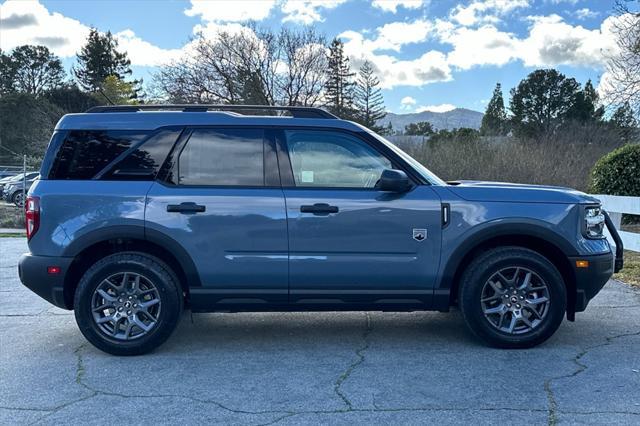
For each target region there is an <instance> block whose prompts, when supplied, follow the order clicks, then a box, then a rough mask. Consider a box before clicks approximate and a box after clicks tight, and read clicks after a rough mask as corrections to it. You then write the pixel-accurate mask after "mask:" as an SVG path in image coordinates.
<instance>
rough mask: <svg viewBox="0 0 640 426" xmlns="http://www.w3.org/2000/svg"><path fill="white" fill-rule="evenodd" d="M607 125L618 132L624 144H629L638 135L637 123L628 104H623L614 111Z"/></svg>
mask: <svg viewBox="0 0 640 426" xmlns="http://www.w3.org/2000/svg"><path fill="white" fill-rule="evenodd" d="M609 124H610V125H612V126H613V127H614V128H615V129H616V130H618V132H619V134H620V137H621V138H622V140H623V141H624V142H630V141H631V139H633V138H634V137H635V136H637V135H638V121H637V120H636V118H635V117H634V115H633V110H632V109H631V105H629V102H625V103H624V104H622V105H621V106H619V107H618V109H616V111H615V112H614V113H613V115H612V116H611V119H610V120H609Z"/></svg>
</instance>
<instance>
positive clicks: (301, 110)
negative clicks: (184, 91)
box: [85, 104, 338, 118]
mask: <svg viewBox="0 0 640 426" xmlns="http://www.w3.org/2000/svg"><path fill="white" fill-rule="evenodd" d="M163 110H165V111H181V112H207V111H230V112H238V113H241V112H242V111H284V112H288V113H289V114H291V116H292V117H294V118H338V117H336V116H335V115H333V114H331V113H330V112H328V111H325V110H323V109H322V108H315V107H303V106H275V105H215V104H153V105H152V104H143V105H107V106H96V107H93V108H89V109H88V110H87V111H85V112H87V113H102V112H139V111H163Z"/></svg>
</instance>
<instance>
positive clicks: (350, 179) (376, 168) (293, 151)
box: [287, 131, 392, 188]
mask: <svg viewBox="0 0 640 426" xmlns="http://www.w3.org/2000/svg"><path fill="white" fill-rule="evenodd" d="M287 146H288V149H289V158H290V159H291V167H292V169H293V178H294V181H295V184H296V186H311V187H313V186H319V187H349V188H373V187H374V186H375V184H376V182H377V181H378V179H379V178H380V175H381V174H382V171H383V170H384V169H391V168H392V167H391V163H390V162H389V160H388V159H387V158H385V157H384V156H382V155H381V154H380V153H378V152H377V151H375V150H374V149H373V148H371V147H370V146H369V145H367V144H366V143H365V142H364V141H362V140H360V139H357V138H355V137H353V136H350V135H347V134H344V133H339V132H331V131H288V132H287Z"/></svg>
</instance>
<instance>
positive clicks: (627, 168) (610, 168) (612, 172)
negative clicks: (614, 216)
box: [591, 144, 640, 197]
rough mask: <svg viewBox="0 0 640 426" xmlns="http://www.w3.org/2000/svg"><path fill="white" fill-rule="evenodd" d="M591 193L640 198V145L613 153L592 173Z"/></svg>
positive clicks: (603, 158) (625, 147) (599, 162)
mask: <svg viewBox="0 0 640 426" xmlns="http://www.w3.org/2000/svg"><path fill="white" fill-rule="evenodd" d="M591 192H593V193H596V194H609V195H628V196H635V197H638V196H640V144H631V145H625V146H623V147H622V148H618V149H616V150H614V151H611V152H610V153H608V154H607V155H605V156H604V157H602V158H601V159H600V160H598V162H597V163H596V165H595V167H594V168H593V170H592V171H591Z"/></svg>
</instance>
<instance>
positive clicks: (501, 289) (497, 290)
mask: <svg viewBox="0 0 640 426" xmlns="http://www.w3.org/2000/svg"><path fill="white" fill-rule="evenodd" d="M489 285H490V286H491V288H492V289H493V290H494V291H495V292H496V294H504V292H505V289H503V288H500V287H498V286H497V285H496V282H495V281H492V280H489Z"/></svg>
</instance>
